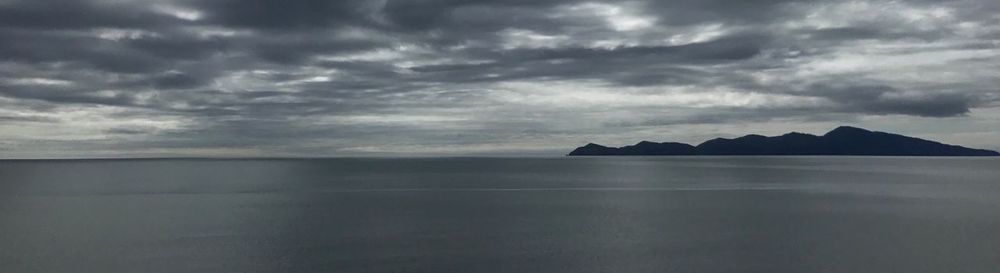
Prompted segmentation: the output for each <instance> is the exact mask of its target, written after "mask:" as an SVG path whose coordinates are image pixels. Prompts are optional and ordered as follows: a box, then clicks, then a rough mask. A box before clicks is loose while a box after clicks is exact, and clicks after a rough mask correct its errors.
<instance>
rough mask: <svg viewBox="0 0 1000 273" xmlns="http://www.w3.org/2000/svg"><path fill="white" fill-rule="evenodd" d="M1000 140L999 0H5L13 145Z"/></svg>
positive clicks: (141, 147) (0, 59) (222, 147)
mask: <svg viewBox="0 0 1000 273" xmlns="http://www.w3.org/2000/svg"><path fill="white" fill-rule="evenodd" d="M839 125H852V126H859V127H863V128H867V129H873V130H879V131H888V132H895V133H901V134H906V135H911V136H917V137H921V138H928V139H933V140H938V141H942V142H947V143H953V144H959V145H964V146H970V147H976V148H987V149H1000V1H996V0H951V1H931V0H913V1H879V0H871V1H832V0H831V1H791V0H745V1H727V0H673V1H657V0H648V1H576V0H509V1H486V0H465V1H459V0H407V1H395V0H382V1H378V0H370V1H316V0H305V1H266V0H238V1H237V0H231V1H230V0H217V1H215V0H174V1H163V0H156V1H153V0H0V158H78V157H158V156H222V157H229V156H234V157H244V156H246V157H254V156H274V157H286V156H290V157H297V156H303V157H316V156H319V157H324V156H330V157H338V156H424V155H561V154H565V153H566V152H568V151H570V150H572V149H573V148H574V147H576V146H580V145H583V144H586V143H588V142H594V143H601V144H605V145H609V146H619V145H627V144H633V143H636V142H638V141H640V140H650V141H658V142H659V141H680V142H688V143H693V144H697V143H700V142H701V141H704V140H707V139H710V138H715V137H735V136H740V135H744V134H750V133H754V134H764V135H779V134H783V133H786V132H790V131H798V132H805V133H813V134H822V133H824V132H826V131H829V130H830V129H833V128H834V127H836V126H839Z"/></svg>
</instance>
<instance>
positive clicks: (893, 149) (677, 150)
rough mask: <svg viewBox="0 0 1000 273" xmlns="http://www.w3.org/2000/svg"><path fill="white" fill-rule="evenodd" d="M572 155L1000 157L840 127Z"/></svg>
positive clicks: (588, 149) (590, 148)
mask: <svg viewBox="0 0 1000 273" xmlns="http://www.w3.org/2000/svg"><path fill="white" fill-rule="evenodd" d="M568 155H569V156H608V155H857V156H1000V153H997V152H996V151H991V150H983V149H972V148H966V147H962V146H957V145H948V144H943V143H940V142H935V141H930V140H924V139H919V138H915V137H908V136H903V135H897V134H891V133H884V132H877V131H869V130H865V129H861V128H856V127H850V126H841V127H838V128H836V129H834V130H833V131H830V132H828V133H826V134H824V135H822V136H816V135H810V134H803V133H795V132H793V133H788V134H784V135H781V136H774V137H766V136H761V135H746V136H743V137H738V138H733V139H728V138H716V139H712V140H709V141H705V142H703V143H701V144H698V146H693V145H690V144H685V143H677V142H661V143H657V142H649V141H642V142H639V143H638V144H635V145H631V146H624V147H620V148H615V147H606V146H601V145H598V144H594V143H590V144H587V145H586V146H583V147H579V148H576V149H575V150H573V151H572V152H570V153H569V154H568Z"/></svg>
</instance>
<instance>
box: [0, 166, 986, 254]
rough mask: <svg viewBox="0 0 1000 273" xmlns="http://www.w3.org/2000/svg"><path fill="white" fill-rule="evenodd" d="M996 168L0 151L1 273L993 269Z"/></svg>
mask: <svg viewBox="0 0 1000 273" xmlns="http://www.w3.org/2000/svg"><path fill="white" fill-rule="evenodd" d="M998 270H1000V159H990V158H976V159H973V158H862V157H618V158H610V157H609V158H428V159H308V160H91V161H0V272H768V273H774V272H880V273H882V272H908V273H909V272H935V273H936V272H998Z"/></svg>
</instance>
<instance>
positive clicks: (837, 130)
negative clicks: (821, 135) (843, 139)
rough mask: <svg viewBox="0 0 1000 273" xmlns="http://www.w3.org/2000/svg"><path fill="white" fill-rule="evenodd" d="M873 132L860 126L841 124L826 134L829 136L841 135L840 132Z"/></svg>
mask: <svg viewBox="0 0 1000 273" xmlns="http://www.w3.org/2000/svg"><path fill="white" fill-rule="evenodd" d="M871 132H872V131H868V130H865V129H861V128H858V127H851V126H840V127H837V128H835V129H833V130H831V131H830V132H827V133H826V135H827V136H828V135H839V134H864V133H871Z"/></svg>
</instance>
